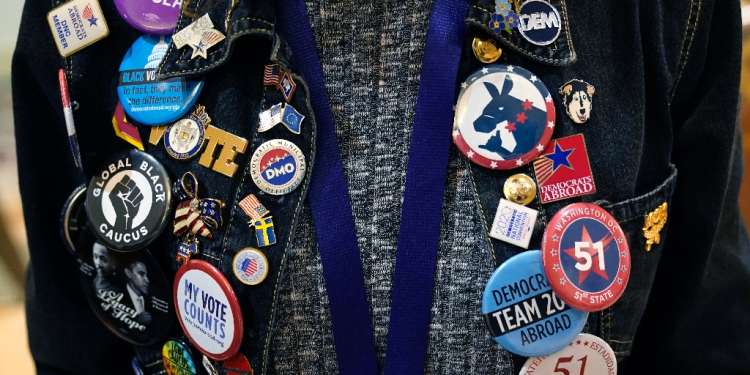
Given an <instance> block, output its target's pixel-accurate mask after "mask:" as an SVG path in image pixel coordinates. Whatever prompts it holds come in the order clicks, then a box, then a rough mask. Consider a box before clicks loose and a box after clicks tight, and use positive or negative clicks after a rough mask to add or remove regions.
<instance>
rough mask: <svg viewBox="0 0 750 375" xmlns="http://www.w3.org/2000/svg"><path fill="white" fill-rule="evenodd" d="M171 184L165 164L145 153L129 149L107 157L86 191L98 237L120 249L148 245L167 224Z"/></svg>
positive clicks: (87, 210) (129, 249)
mask: <svg viewBox="0 0 750 375" xmlns="http://www.w3.org/2000/svg"><path fill="white" fill-rule="evenodd" d="M171 185H172V183H171V182H170V180H169V175H167V171H166V169H164V166H162V165H161V163H159V161H157V160H156V158H154V157H153V156H151V155H149V154H147V153H145V152H142V151H137V150H129V151H126V152H123V153H120V154H117V155H115V156H112V157H110V158H109V159H107V160H106V161H105V162H104V163H103V164H102V165H101V166H100V167H99V168H98V169H97V170H96V171H95V172H94V177H92V178H91V182H90V183H89V187H88V190H87V192H86V212H87V214H88V219H89V223H90V225H91V229H92V231H93V232H94V235H95V236H96V238H97V239H98V240H99V241H100V242H102V243H103V244H104V245H105V246H107V247H109V248H111V249H115V250H120V251H135V250H139V249H142V248H144V247H146V246H147V245H148V244H150V243H151V242H153V241H154V240H155V239H156V237H157V236H159V233H161V231H162V229H164V227H165V226H166V225H167V221H168V216H169V210H170V203H171V201H172V192H171V189H170V186H171Z"/></svg>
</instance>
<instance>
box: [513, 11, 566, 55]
mask: <svg viewBox="0 0 750 375" xmlns="http://www.w3.org/2000/svg"><path fill="white" fill-rule="evenodd" d="M518 23H519V24H518V31H519V32H521V36H523V37H524V38H525V39H526V40H528V41H529V43H532V44H536V45H538V46H546V45H548V44H550V43H552V42H554V41H555V40H556V39H557V37H558V36H559V35H560V29H561V28H562V21H561V19H560V13H559V12H558V11H557V9H555V7H553V6H552V5H551V4H550V3H548V2H546V1H544V0H528V1H526V2H524V3H523V5H521V7H520V8H519V10H518Z"/></svg>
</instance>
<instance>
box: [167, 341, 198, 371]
mask: <svg viewBox="0 0 750 375" xmlns="http://www.w3.org/2000/svg"><path fill="white" fill-rule="evenodd" d="M161 358H162V363H164V369H166V370H167V374H168V375H196V374H198V370H197V369H196V367H195V361H194V360H193V356H192V355H191V354H190V350H188V348H187V346H185V344H183V343H181V342H179V341H176V340H169V341H167V343H166V344H164V346H163V347H162V349H161Z"/></svg>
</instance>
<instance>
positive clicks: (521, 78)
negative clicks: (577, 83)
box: [453, 64, 555, 169]
mask: <svg viewBox="0 0 750 375" xmlns="http://www.w3.org/2000/svg"><path fill="white" fill-rule="evenodd" d="M554 128H555V105H554V104H553V103H552V96H551V95H550V93H549V90H547V87H545V86H544V83H542V81H541V80H540V79H539V78H537V77H536V76H535V75H534V74H532V73H531V72H529V71H528V70H526V69H523V68H520V67H517V66H514V65H503V64H493V65H487V66H485V67H484V68H482V69H480V70H477V71H476V72H474V73H472V74H471V75H470V76H469V77H468V78H467V79H466V81H464V82H463V83H462V84H461V93H460V94H459V96H458V103H456V115H455V118H454V121H453V142H454V143H455V144H456V147H458V149H459V150H461V152H462V153H463V154H464V155H465V156H466V157H467V158H469V160H471V161H472V162H474V163H476V164H479V165H481V166H483V167H485V168H491V169H511V168H516V167H520V166H522V165H524V164H526V163H528V162H530V161H531V160H533V159H534V158H536V157H537V156H538V155H539V154H541V153H542V151H544V147H545V146H546V145H547V142H549V140H550V138H551V137H552V131H553V130H554Z"/></svg>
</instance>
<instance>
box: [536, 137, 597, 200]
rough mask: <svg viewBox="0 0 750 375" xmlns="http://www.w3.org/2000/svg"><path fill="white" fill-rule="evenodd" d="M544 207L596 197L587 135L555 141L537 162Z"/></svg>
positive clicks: (548, 145)
mask: <svg viewBox="0 0 750 375" xmlns="http://www.w3.org/2000/svg"><path fill="white" fill-rule="evenodd" d="M534 173H536V179H537V181H538V182H539V196H540V198H541V200H542V203H549V202H554V201H559V200H563V199H568V198H573V197H579V196H582V195H589V194H594V193H596V185H594V175H593V174H592V173H591V166H590V164H589V156H588V152H587V150H586V142H585V141H584V139H583V134H576V135H571V136H570V137H565V138H560V139H555V140H553V141H552V142H550V143H549V144H547V147H546V148H545V149H544V152H543V154H542V156H541V157H539V158H538V159H536V160H534Z"/></svg>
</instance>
